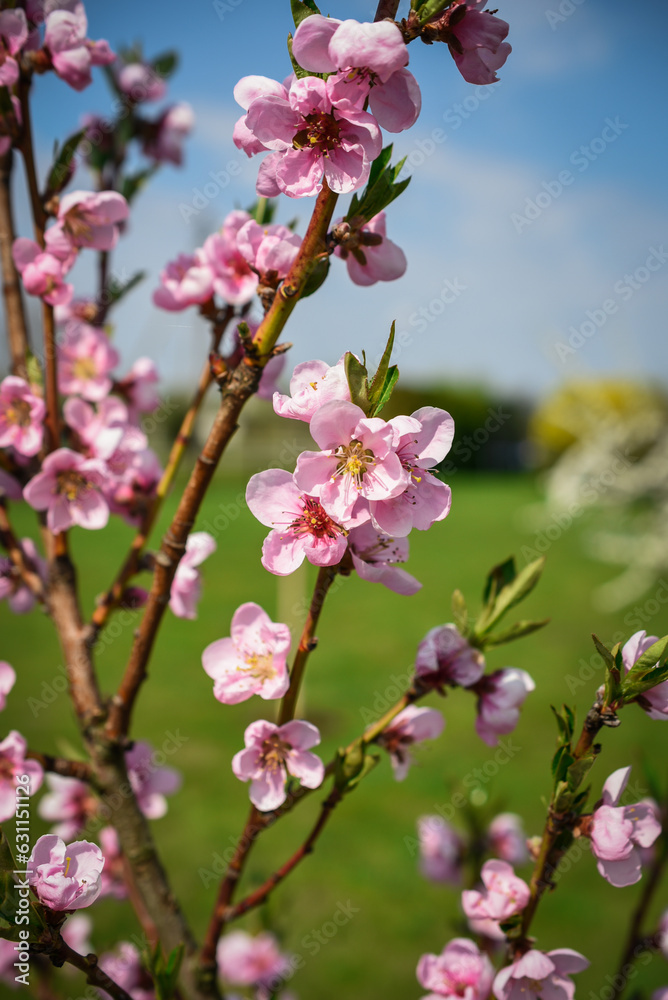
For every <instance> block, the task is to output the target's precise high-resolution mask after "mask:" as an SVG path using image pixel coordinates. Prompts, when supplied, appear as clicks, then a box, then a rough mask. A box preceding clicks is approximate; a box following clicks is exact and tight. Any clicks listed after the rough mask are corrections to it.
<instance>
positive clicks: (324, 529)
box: [290, 496, 347, 538]
mask: <svg viewBox="0 0 668 1000" xmlns="http://www.w3.org/2000/svg"><path fill="white" fill-rule="evenodd" d="M299 499H300V500H301V502H302V504H303V511H304V512H303V513H302V514H301V515H300V516H299V517H297V518H295V520H294V521H293V522H292V524H291V525H290V527H291V529H292V530H293V531H294V533H295V534H296V535H304V534H308V535H315V537H316V538H336V536H337V535H341V534H346V533H347V532H346V531H345V529H344V528H342V527H341V526H340V525H338V524H337V523H336V521H332V519H331V517H330V516H329V514H327V513H325V511H324V510H323V508H322V506H321V504H320V501H319V500H316V498H315V497H309V496H302V497H300V498H299Z"/></svg>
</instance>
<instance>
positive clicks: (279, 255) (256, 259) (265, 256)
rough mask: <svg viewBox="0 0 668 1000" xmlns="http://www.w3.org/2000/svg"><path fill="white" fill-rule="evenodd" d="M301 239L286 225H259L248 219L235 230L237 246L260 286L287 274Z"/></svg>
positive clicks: (271, 282)
mask: <svg viewBox="0 0 668 1000" xmlns="http://www.w3.org/2000/svg"><path fill="white" fill-rule="evenodd" d="M301 243H302V238H301V236H299V235H298V234H297V233H293V232H292V231H291V230H290V229H288V227H287V226H280V225H269V226H261V225H259V223H257V222H256V221H255V219H249V220H248V222H245V223H244V224H243V226H241V228H240V229H239V231H238V232H237V246H238V248H239V250H240V252H241V254H242V255H243V256H244V257H245V258H246V260H247V261H248V263H249V264H250V266H251V268H252V269H253V271H255V272H257V274H258V275H259V276H260V282H261V284H263V285H270V286H273V287H275V286H276V283H277V282H278V281H280V280H282V279H283V278H285V276H286V275H287V273H288V271H289V270H290V268H291V267H292V263H293V261H294V259H295V257H296V256H297V253H298V251H299V248H300V246H301Z"/></svg>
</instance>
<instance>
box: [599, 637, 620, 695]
mask: <svg viewBox="0 0 668 1000" xmlns="http://www.w3.org/2000/svg"><path fill="white" fill-rule="evenodd" d="M610 655H611V656H612V664H611V665H608V663H607V662H606V666H605V694H604V701H603V704H604V705H605V706H610V705H612V706H617V705H618V704H619V703H621V702H622V700H623V694H622V683H621V678H622V674H623V673H624V661H623V659H622V652H621V645H620V643H617V645H616V646H613V648H612V650H611V653H610Z"/></svg>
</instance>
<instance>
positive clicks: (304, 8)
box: [290, 0, 320, 28]
mask: <svg viewBox="0 0 668 1000" xmlns="http://www.w3.org/2000/svg"><path fill="white" fill-rule="evenodd" d="M290 7H291V9H292V19H293V21H294V22H295V28H298V27H299V25H300V24H301V23H302V21H303V20H305V18H307V17H310V16H311V14H319V13H320V11H319V10H318V8H317V6H316V4H315V3H314V0H290Z"/></svg>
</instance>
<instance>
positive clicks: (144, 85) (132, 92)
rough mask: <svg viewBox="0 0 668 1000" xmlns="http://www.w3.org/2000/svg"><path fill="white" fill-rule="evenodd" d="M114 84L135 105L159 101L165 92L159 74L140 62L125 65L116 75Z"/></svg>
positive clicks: (165, 88)
mask: <svg viewBox="0 0 668 1000" xmlns="http://www.w3.org/2000/svg"><path fill="white" fill-rule="evenodd" d="M116 83H117V84H118V89H119V90H121V91H122V92H123V93H124V94H126V95H127V96H128V97H129V98H130V100H131V101H133V102H134V103H135V104H142V103H143V102H144V101H161V100H162V99H163V97H164V96H165V93H166V92H167V84H166V83H165V81H164V79H163V78H162V77H161V76H160V74H159V73H157V72H156V71H155V70H154V69H153V67H152V66H149V65H148V64H147V63H142V62H131V63H126V64H125V66H123V67H122V69H121V70H120V71H119V72H118V73H117V75H116Z"/></svg>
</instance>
